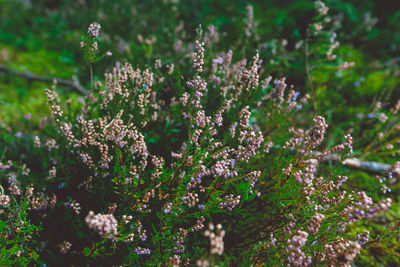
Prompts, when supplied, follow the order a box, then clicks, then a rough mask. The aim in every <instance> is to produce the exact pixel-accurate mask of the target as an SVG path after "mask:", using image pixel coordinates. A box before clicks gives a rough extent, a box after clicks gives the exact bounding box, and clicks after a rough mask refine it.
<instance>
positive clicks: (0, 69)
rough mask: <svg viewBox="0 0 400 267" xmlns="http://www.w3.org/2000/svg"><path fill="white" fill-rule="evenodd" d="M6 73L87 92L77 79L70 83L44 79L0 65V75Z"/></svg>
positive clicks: (81, 92)
mask: <svg viewBox="0 0 400 267" xmlns="http://www.w3.org/2000/svg"><path fill="white" fill-rule="evenodd" d="M1 72H4V73H8V74H11V75H14V76H18V77H21V78H24V79H27V80H28V81H38V82H43V83H53V82H54V81H56V82H57V84H59V85H61V86H65V87H69V88H70V89H72V90H74V91H76V92H78V93H80V94H83V95H86V94H87V90H86V89H85V88H84V87H83V86H82V85H81V84H80V83H79V81H78V79H77V78H76V77H75V76H74V77H73V80H72V81H68V80H64V79H59V78H51V77H44V76H38V75H35V74H32V73H30V72H27V71H26V72H18V71H15V70H11V69H8V68H6V67H5V66H2V65H0V73H1Z"/></svg>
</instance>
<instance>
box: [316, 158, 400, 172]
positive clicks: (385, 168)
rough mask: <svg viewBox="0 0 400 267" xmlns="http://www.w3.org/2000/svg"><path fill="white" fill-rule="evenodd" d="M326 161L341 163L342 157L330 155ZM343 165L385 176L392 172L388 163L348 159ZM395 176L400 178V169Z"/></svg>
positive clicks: (397, 169) (395, 170)
mask: <svg viewBox="0 0 400 267" xmlns="http://www.w3.org/2000/svg"><path fill="white" fill-rule="evenodd" d="M323 160H325V161H340V156H339V155H337V154H332V155H328V156H326V157H324V158H323ZM342 165H344V166H346V167H350V168H354V169H360V170H364V171H369V172H374V173H378V174H385V173H388V172H389V171H391V170H392V165H390V164H386V163H379V162H374V161H365V160H361V159H358V158H348V159H345V160H344V161H343V162H342ZM392 172H393V176H396V177H400V168H396V169H394V170H392Z"/></svg>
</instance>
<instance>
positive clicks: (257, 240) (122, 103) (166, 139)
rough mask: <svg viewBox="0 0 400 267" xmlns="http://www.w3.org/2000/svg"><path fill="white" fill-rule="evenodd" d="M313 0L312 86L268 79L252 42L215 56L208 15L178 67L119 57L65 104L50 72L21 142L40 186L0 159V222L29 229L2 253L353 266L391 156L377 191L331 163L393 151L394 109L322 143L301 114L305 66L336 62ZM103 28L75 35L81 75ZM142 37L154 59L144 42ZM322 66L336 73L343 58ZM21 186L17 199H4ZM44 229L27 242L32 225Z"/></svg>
mask: <svg viewBox="0 0 400 267" xmlns="http://www.w3.org/2000/svg"><path fill="white" fill-rule="evenodd" d="M315 7H316V9H317V12H318V14H317V17H316V18H315V21H313V24H312V25H311V26H310V30H309V33H307V34H308V35H307V40H306V41H305V42H306V43H305V45H306V46H307V47H306V48H304V49H305V51H306V53H307V56H309V61H310V62H309V63H307V64H309V65H306V68H310V69H309V70H306V72H307V74H308V77H307V78H306V79H308V88H309V89H310V91H308V90H307V89H305V90H301V92H300V91H296V90H295V86H292V85H289V86H288V85H287V83H289V82H288V81H287V79H286V78H285V77H282V76H275V77H272V76H270V75H268V74H266V72H267V71H268V69H265V68H264V67H263V66H264V65H263V62H262V60H261V59H260V55H259V53H258V52H257V51H253V55H252V57H250V58H251V59H250V60H248V59H243V58H241V56H242V54H243V51H244V50H240V48H238V51H236V50H228V51H225V52H216V50H214V48H213V45H214V44H215V43H217V42H218V39H219V37H218V33H217V32H216V29H215V28H214V27H212V26H210V27H208V28H207V30H206V31H205V32H203V31H202V30H201V28H199V29H198V31H197V39H196V40H195V42H194V44H193V45H192V46H190V45H187V46H186V45H184V44H183V41H182V42H178V43H175V48H176V53H177V54H179V55H181V56H182V58H184V59H182V60H179V61H177V62H175V61H173V60H164V59H156V60H154V61H153V62H151V64H149V65H147V66H143V67H139V66H134V65H132V64H131V63H128V62H122V63H121V62H117V63H116V64H115V66H114V67H113V68H112V69H111V70H110V71H109V72H107V73H106V74H105V75H104V80H103V79H99V78H96V77H95V76H94V75H93V73H91V75H90V76H91V85H90V87H91V90H90V93H88V95H87V96H85V97H84V98H82V99H81V102H78V103H74V106H71V103H69V102H68V101H67V102H64V101H61V100H60V98H59V95H58V93H57V92H59V91H58V90H57V84H56V83H55V84H54V85H53V87H52V88H51V89H46V91H45V93H46V96H47V101H48V104H49V106H50V110H51V116H52V118H51V120H52V122H51V123H49V124H50V125H49V126H48V127H50V128H52V129H53V131H49V132H48V133H46V132H45V131H42V133H43V135H45V134H46V135H47V134H48V135H49V136H35V137H33V138H31V141H32V145H33V146H34V149H33V150H32V153H33V154H35V155H40V156H41V157H42V164H43V166H42V167H43V168H42V169H41V173H40V176H41V178H39V179H38V180H37V181H35V183H37V185H38V186H37V187H40V186H42V188H40V189H39V191H40V192H35V193H33V192H34V191H33V190H34V189H33V188H34V187H33V186H31V185H29V183H28V181H29V180H32V177H33V176H32V177H29V176H30V175H29V173H27V172H26V171H24V169H22V173H21V174H19V173H18V175H17V172H18V169H20V168H19V167H17V166H18V165H16V164H14V163H12V162H5V163H2V165H1V166H2V168H1V170H2V173H1V175H2V180H1V181H2V185H6V184H7V186H9V189H8V191H5V190H2V194H1V196H0V197H1V198H0V200H1V203H2V209H1V211H2V212H3V210H4V212H3V213H2V215H1V216H3V215H4V218H6V217H7V218H11V219H9V220H7V221H6V222H7V223H6V224H4V225H5V226H4V228H2V231H3V232H8V233H11V230H10V229H12V227H14V225H15V224H16V222H14V221H13V220H14V219H15V216H20V217H21V218H22V222H23V223H22V222H21V224H23V225H27V226H24V227H23V228H22V229H23V233H24V236H19V235H17V236H14V235H10V237H9V239H10V240H12V242H10V243H8V244H7V243H5V244H2V249H3V248H5V249H7V250H6V251H7V253H6V255H7V256H6V257H3V258H4V263H5V264H14V263H21V264H27V263H28V261H29V260H31V259H36V258H37V255H38V254H40V256H41V258H40V260H39V261H38V262H39V263H41V261H43V263H45V262H46V263H49V264H50V263H52V264H60V263H61V261H67V262H71V263H76V264H82V263H85V264H89V265H114V264H118V265H127V266H131V265H144V266H153V265H158V266H180V265H190V264H194V263H196V264H197V265H198V266H214V265H242V266H251V265H252V266H254V265H257V266H280V265H287V266H308V265H329V266H350V265H351V264H352V262H353V261H354V260H355V258H356V257H357V256H358V255H359V254H360V252H361V250H362V249H363V248H364V247H366V246H368V245H369V244H370V243H369V242H372V241H376V240H377V242H380V241H381V239H380V238H379V237H376V236H371V237H370V235H371V233H369V232H367V231H363V230H361V231H359V230H357V229H355V228H353V227H352V226H353V225H357V224H358V223H361V222H368V220H371V219H372V218H375V217H378V216H380V215H381V214H382V213H383V212H385V211H387V210H388V209H389V208H390V207H391V205H392V202H393V201H392V199H391V198H390V197H391V195H392V193H391V185H393V184H394V183H396V180H395V177H394V176H395V175H394V173H396V170H397V168H398V164H394V165H393V166H392V169H391V170H390V171H388V173H386V174H387V179H385V178H384V177H380V178H378V180H379V179H380V180H379V183H375V184H373V185H370V186H369V190H371V191H373V190H376V191H377V190H380V191H379V194H375V195H374V200H373V199H372V198H371V197H370V196H368V194H367V193H366V192H364V191H362V190H357V189H356V188H357V187H348V186H347V184H348V183H351V182H352V181H351V179H349V178H348V177H347V175H345V174H344V173H342V172H343V170H342V167H341V165H342V163H345V162H346V159H348V158H349V157H351V156H353V155H358V156H361V157H363V156H365V157H368V156H370V155H373V154H376V153H380V152H381V151H383V150H384V149H386V150H392V149H395V147H397V146H398V145H397V143H396V140H397V139H396V138H397V137H396V135H395V131H396V129H397V128H398V127H397V124H398V116H397V113H398V105H396V106H394V107H393V108H392V110H391V111H389V112H386V114H388V115H385V111H384V110H383V109H382V106H381V105H379V104H377V107H376V108H374V110H373V111H372V112H371V113H370V114H369V115H366V116H364V117H361V116H360V123H359V124H358V125H359V127H358V128H357V127H355V129H349V131H348V132H346V133H344V134H343V136H341V137H340V138H339V139H340V140H342V141H341V143H339V144H334V145H330V144H326V139H327V138H326V137H327V136H328V134H329V132H330V131H331V124H330V121H329V120H328V119H326V117H325V116H323V115H324V114H316V115H313V117H312V119H311V120H309V121H308V119H309V117H310V116H309V115H308V114H309V113H310V111H311V110H313V111H314V112H316V111H318V110H319V109H316V108H315V107H316V105H315V103H316V99H317V97H318V95H317V94H315V92H314V91H313V90H314V89H313V88H312V86H313V83H314V82H315V81H313V79H312V75H313V72H312V71H311V70H312V69H313V68H317V67H320V65H318V64H319V62H325V61H326V60H328V61H329V60H331V59H332V60H334V59H336V58H329V57H332V56H333V51H334V49H335V48H336V47H337V45H336V44H335V42H332V41H331V40H330V39H329V38H333V39H334V37H333V36H332V32H323V31H322V29H321V26H322V25H320V24H318V23H322V22H320V21H323V22H326V17H325V16H326V13H327V7H326V6H325V4H324V3H322V2H320V1H318V2H316V3H315ZM246 10H247V11H246V12H247V17H246V20H245V21H244V22H245V25H246V27H245V29H244V32H243V35H244V36H246V37H247V38H253V37H254V38H255V39H256V38H257V36H255V34H254V29H255V27H256V22H255V21H254V18H253V12H254V10H253V9H252V8H251V7H250V6H249V7H248V8H247V9H246ZM175 34H177V35H180V34H181V35H182V36H183V35H184V32H183V30H180V29H177V30H176V32H175ZM99 35H100V25H99V24H97V23H92V24H91V25H90V26H89V29H88V32H87V36H86V37H84V38H83V39H82V43H81V48H82V49H83V51H84V54H85V58H86V60H87V61H88V63H89V64H90V69H91V70H92V69H93V67H94V66H95V64H96V62H98V60H100V59H101V58H102V57H103V56H99V53H97V52H98V50H99V42H100V40H101V39H99ZM138 39H140V38H138ZM138 41H139V42H141V43H143V45H144V46H146V47H148V49H149V50H148V51H149V54H150V53H151V49H152V46H153V45H154V42H153V41H152V40H151V39H143V38H142V40H138ZM246 44H247V45H248V43H246ZM190 47H192V51H191V49H190ZM246 50H249V49H248V48H246ZM310 51H313V53H311V52H310ZM188 52H192V53H188ZM106 55H107V54H106ZM109 55H110V54H109ZM187 61H190V67H188V66H187V64H186V63H187ZM321 64H322V63H321ZM347 65H348V64H347ZM347 65H346V66H347ZM350 65H351V64H350ZM310 66H311V67H310ZM341 66H342V67H341ZM325 67H326V66H325ZM330 67H332V68H335V69H337V68H340V70H343V71H344V70H345V69H346V68H345V67H343V65H340V60H339V61H336V62H334V63H332V65H329V66H328V68H330ZM91 72H92V71H91ZM376 120H378V123H377V125H376V127H375V128H373V129H372V130H370V131H363V130H362V129H363V128H364V127H362V125H363V123H370V124H373V123H375V124H376V122H377V121H376ZM54 129H55V131H54ZM376 133H378V135H377V134H376ZM352 135H353V136H354V137H357V138H354V140H353V138H352ZM376 137H377V139H376ZM390 145H391V146H392V147H390ZM353 147H354V148H353ZM392 153H395V152H394V151H393V152H392ZM386 174H385V175H386ZM19 176H21V178H20V179H18V180H15V179H11V178H10V177H19ZM25 176H27V177H25ZM386 181H387V183H386ZM39 185H40V186H39ZM24 186H27V187H26V189H25V191H26V192H25V193H24V194H22V192H21V193H20V195H21V196H25V197H20V198H16V197H14V195H19V194H14V192H17V191H18V192H19V190H22V188H25V187H24ZM20 188H21V189H20ZM17 189H18V190H17ZM47 192H48V193H47ZM55 196H57V199H58V201H57V203H56V201H55V200H56V197H55ZM14 199H15V203H14V204H11V200H14ZM17 199H18V200H19V202H17V201H16V200H17ZM17 203H19V204H17ZM12 205H14V206H12ZM27 210H29V211H30V212H29V213H27V212H26V211H27ZM18 214H19V215H18ZM27 214H29V215H30V217H31V219H32V221H33V222H34V223H33V224H31V223H30V221H29V220H28V219H27ZM42 220H43V225H41V223H40V222H41V221H42ZM55 221H56V222H58V223H59V225H56V223H54V222H55ZM34 225H36V226H34ZM389 225H390V227H393V226H394V225H395V222H393V221H391V222H389ZM39 226H42V227H43V231H41V232H40V233H41V235H37V236H36V237H35V238H36V240H37V242H34V241H35V240H33V241H32V240H31V238H28V237H27V235H32V234H33V232H35V231H38V230H39ZM3 229H4V230H3ZM393 229H395V228H394V227H393ZM46 231H50V232H51V233H57V234H55V235H53V236H52V235H51V234H48V233H46ZM396 234H397V235H398V231H397V232H396V231H392V232H391V233H390V234H389V235H387V236H385V238H395V237H396ZM375 238H376V239H375ZM370 239H372V240H370ZM29 240H31V241H29ZM28 241H29V242H28ZM39 241H41V242H42V243H41V245H38V244H37V243H39ZM14 243H15V244H17V245H18V250H16V248H15V247H11V248H10V246H9V245H10V244H14ZM30 252H32V254H31V255H29V253H30ZM31 256H32V257H31ZM29 257H31V258H29ZM3 258H2V260H3Z"/></svg>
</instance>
